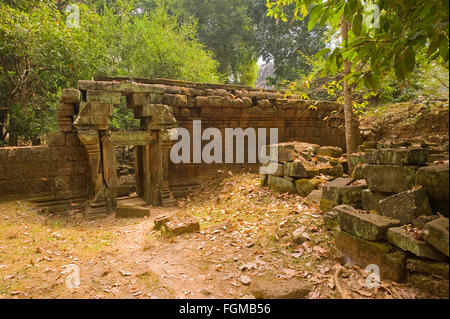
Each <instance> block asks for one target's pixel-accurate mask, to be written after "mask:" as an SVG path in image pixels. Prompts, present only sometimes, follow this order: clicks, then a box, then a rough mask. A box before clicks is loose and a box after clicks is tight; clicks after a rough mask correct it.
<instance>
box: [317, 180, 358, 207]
mask: <svg viewBox="0 0 450 319" xmlns="http://www.w3.org/2000/svg"><path fill="white" fill-rule="evenodd" d="M351 182H352V179H351V178H337V179H335V180H334V181H331V182H328V183H326V184H325V185H323V187H322V198H321V200H320V209H321V210H322V211H324V212H327V211H330V210H331V209H333V207H336V206H338V205H340V204H347V205H351V206H353V207H356V208H361V207H362V191H363V190H364V189H365V188H366V185H365V183H361V184H354V185H349V184H350V183H351Z"/></svg>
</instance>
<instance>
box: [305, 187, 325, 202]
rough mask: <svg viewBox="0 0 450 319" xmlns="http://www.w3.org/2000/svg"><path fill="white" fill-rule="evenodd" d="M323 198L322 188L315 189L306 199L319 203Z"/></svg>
mask: <svg viewBox="0 0 450 319" xmlns="http://www.w3.org/2000/svg"><path fill="white" fill-rule="evenodd" d="M321 198H322V190H321V189H320V190H314V191H312V192H311V193H310V194H309V195H308V196H307V197H306V200H307V201H308V202H310V203H314V204H319V203H320V199H321Z"/></svg>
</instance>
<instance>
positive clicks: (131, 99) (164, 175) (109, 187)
mask: <svg viewBox="0 0 450 319" xmlns="http://www.w3.org/2000/svg"><path fill="white" fill-rule="evenodd" d="M92 85H94V86H92ZM99 85H100V86H99ZM80 91H81V102H80V103H79V105H77V106H74V109H75V110H77V111H76V112H75V121H74V123H73V124H74V126H75V127H76V128H77V129H78V137H79V139H80V141H81V143H82V144H83V145H84V146H85V148H86V151H87V155H88V159H89V166H90V175H91V183H90V185H89V200H88V205H87V209H86V217H87V218H88V219H89V218H95V217H101V215H106V214H108V213H109V212H113V211H115V210H116V208H117V194H118V192H117V191H118V189H117V187H118V177H117V170H116V160H117V159H116V156H117V155H116V148H117V147H127V146H128V147H129V146H132V147H133V148H134V149H135V166H136V167H135V180H136V194H137V197H138V198H140V199H142V200H143V201H144V202H145V203H146V204H147V205H153V206H160V205H164V206H168V205H171V204H173V203H174V200H173V197H172V194H171V191H170V187H169V181H168V176H169V174H168V166H169V154H170V148H171V146H172V142H171V140H170V130H171V129H172V128H174V127H176V125H177V122H176V120H175V118H174V117H173V115H172V111H171V108H170V107H169V106H168V105H164V104H157V103H158V102H161V101H162V96H163V94H162V92H160V88H158V87H157V86H152V85H143V84H140V83H135V82H119V83H115V82H103V83H100V82H93V83H90V85H87V86H84V85H80ZM123 97H125V98H126V105H127V108H129V109H131V110H132V111H133V115H134V118H135V119H138V120H140V128H139V130H137V131H110V130H108V121H109V119H110V118H111V117H112V116H113V113H114V107H116V106H118V105H119V104H120V102H121V100H122V98H123Z"/></svg>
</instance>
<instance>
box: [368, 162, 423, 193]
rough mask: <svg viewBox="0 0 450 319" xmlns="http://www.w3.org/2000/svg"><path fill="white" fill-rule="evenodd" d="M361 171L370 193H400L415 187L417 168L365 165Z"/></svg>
mask: <svg viewBox="0 0 450 319" xmlns="http://www.w3.org/2000/svg"><path fill="white" fill-rule="evenodd" d="M361 169H362V172H361V174H362V176H363V177H364V179H365V180H366V181H367V184H368V185H369V189H370V190H371V191H375V192H384V193H401V192H405V191H407V190H409V189H411V188H412V187H413V186H414V185H415V179H416V172H417V170H418V169H419V167H418V166H394V165H372V164H366V165H363V166H361Z"/></svg>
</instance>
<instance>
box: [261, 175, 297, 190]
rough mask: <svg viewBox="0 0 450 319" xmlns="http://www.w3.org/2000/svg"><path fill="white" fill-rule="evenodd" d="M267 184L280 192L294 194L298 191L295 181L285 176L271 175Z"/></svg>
mask: <svg viewBox="0 0 450 319" xmlns="http://www.w3.org/2000/svg"><path fill="white" fill-rule="evenodd" d="M267 186H269V187H270V188H271V189H273V190H274V191H277V192H280V193H292V194H293V193H296V192H297V189H296V188H295V183H294V182H292V181H290V180H288V179H286V178H283V177H278V176H273V175H269V179H268V181H267Z"/></svg>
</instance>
